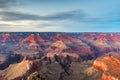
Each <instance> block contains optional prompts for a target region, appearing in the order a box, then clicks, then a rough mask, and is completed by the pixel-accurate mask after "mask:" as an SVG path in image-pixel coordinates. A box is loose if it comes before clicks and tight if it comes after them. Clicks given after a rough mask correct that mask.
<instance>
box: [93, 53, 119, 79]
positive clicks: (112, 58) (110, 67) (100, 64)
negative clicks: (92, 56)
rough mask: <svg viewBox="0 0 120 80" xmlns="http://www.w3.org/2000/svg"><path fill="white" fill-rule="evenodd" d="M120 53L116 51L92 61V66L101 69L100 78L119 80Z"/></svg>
mask: <svg viewBox="0 0 120 80" xmlns="http://www.w3.org/2000/svg"><path fill="white" fill-rule="evenodd" d="M118 56H120V55H118V54H117V56H116V53H112V54H108V55H105V56H103V57H101V58H98V59H97V60H95V61H94V64H93V66H94V68H95V69H97V70H100V71H102V73H103V75H102V78H101V80H119V79H120V76H119V75H120V72H119V71H120V58H119V57H118Z"/></svg>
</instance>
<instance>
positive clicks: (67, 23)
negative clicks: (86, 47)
mask: <svg viewBox="0 0 120 80" xmlns="http://www.w3.org/2000/svg"><path fill="white" fill-rule="evenodd" d="M0 32H120V0H0Z"/></svg>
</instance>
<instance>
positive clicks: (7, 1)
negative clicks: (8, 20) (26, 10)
mask: <svg viewBox="0 0 120 80" xmlns="http://www.w3.org/2000/svg"><path fill="white" fill-rule="evenodd" d="M14 2H15V0H0V8H7V7H10V6H11V5H12V4H13V3H14Z"/></svg>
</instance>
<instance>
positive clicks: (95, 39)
mask: <svg viewBox="0 0 120 80" xmlns="http://www.w3.org/2000/svg"><path fill="white" fill-rule="evenodd" d="M119 53H120V33H97V32H94V33H65V32H64V33H62V32H1V33H0V75H1V76H0V78H1V79H2V80H119V79H120V77H119V76H118V75H120V73H119V72H117V70H120V68H119V67H120V65H119V63H120V61H119V56H120V55H119ZM112 65H113V66H112ZM114 68H115V69H114ZM111 69H112V70H111ZM95 73H96V74H95ZM54 76H56V77H54ZM33 78H34V79H33Z"/></svg>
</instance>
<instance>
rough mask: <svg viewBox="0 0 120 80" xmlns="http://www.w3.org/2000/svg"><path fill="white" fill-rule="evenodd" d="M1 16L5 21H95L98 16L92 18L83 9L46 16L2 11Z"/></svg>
mask: <svg viewBox="0 0 120 80" xmlns="http://www.w3.org/2000/svg"><path fill="white" fill-rule="evenodd" d="M0 17H2V20H4V21H11V20H12V21H16V20H45V21H61V20H71V21H77V22H94V21H97V18H91V17H90V16H88V15H87V14H86V13H85V12H84V11H82V10H72V11H66V12H59V13H54V14H49V15H45V16H41V15H34V14H28V13H21V12H10V11H2V12H0Z"/></svg>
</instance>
